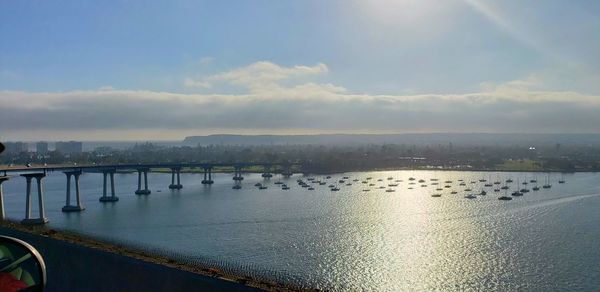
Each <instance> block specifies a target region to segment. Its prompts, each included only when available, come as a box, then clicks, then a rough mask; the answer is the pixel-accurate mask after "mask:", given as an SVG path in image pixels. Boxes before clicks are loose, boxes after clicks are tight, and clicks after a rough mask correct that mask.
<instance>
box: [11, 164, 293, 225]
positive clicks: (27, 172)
mask: <svg viewBox="0 0 600 292" xmlns="http://www.w3.org/2000/svg"><path fill="white" fill-rule="evenodd" d="M256 166H259V167H262V169H263V171H264V173H263V174H262V176H263V177H270V176H271V173H270V171H271V169H273V168H275V167H279V169H280V170H281V174H282V175H283V176H286V177H289V176H291V175H292V174H293V173H292V168H293V167H295V166H301V165H300V164H298V163H289V162H285V163H262V162H259V163H251V162H244V163H152V164H139V163H138V164H110V165H96V164H85V165H77V164H69V165H67V164H61V165H36V166H29V165H28V166H16V167H15V166H9V167H1V168H0V174H1V175H0V220H4V219H5V212H4V194H3V192H2V184H3V183H4V182H6V181H8V180H9V179H11V178H12V177H15V176H14V175H10V174H11V173H18V174H19V176H20V177H23V178H24V179H25V181H26V190H25V218H24V219H23V220H22V221H21V223H22V224H25V225H37V224H46V223H48V218H46V213H45V206H44V192H43V189H44V188H43V179H44V177H46V175H47V174H48V173H49V172H55V171H61V172H63V173H64V174H65V178H66V192H65V206H64V207H63V208H62V211H63V212H81V211H83V210H85V207H84V206H83V205H82V204H81V192H80V189H79V177H80V176H81V175H82V174H83V173H85V172H89V173H102V178H103V180H102V183H103V184H102V186H103V187H102V196H101V197H100V198H99V199H98V200H99V201H100V202H101V203H115V202H118V201H119V197H117V196H116V194H115V177H114V174H115V173H116V172H118V171H125V172H132V171H137V174H138V184H137V189H136V190H135V192H134V194H136V195H149V194H151V190H150V189H149V188H148V172H150V171H151V170H152V169H170V170H171V184H170V185H169V189H172V190H179V189H182V188H183V185H182V184H181V177H180V174H181V171H182V169H201V170H202V171H203V174H204V176H203V180H202V184H205V185H211V184H213V183H214V181H213V180H212V176H213V170H214V169H215V168H230V169H233V173H234V176H233V180H234V181H236V182H239V181H241V180H243V179H244V177H243V176H242V173H243V170H244V169H245V168H249V167H256ZM34 182H35V186H36V191H37V203H38V215H32V212H31V210H32V208H31V204H32V200H33V199H34V198H33V196H32V186H33V184H34ZM142 182H143V183H142ZM72 185H73V188H74V195H75V197H74V198H73V200H71V199H72V197H71V186H72ZM109 185H110V187H109Z"/></svg>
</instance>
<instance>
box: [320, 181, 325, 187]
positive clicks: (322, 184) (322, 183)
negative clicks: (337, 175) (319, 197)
mask: <svg viewBox="0 0 600 292" xmlns="http://www.w3.org/2000/svg"><path fill="white" fill-rule="evenodd" d="M326 184H327V183H326V182H324V181H322V182H319V185H321V186H324V185H326Z"/></svg>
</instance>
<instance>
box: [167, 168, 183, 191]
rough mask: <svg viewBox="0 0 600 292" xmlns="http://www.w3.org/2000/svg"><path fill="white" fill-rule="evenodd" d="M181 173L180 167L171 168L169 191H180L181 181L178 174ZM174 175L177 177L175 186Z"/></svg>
mask: <svg viewBox="0 0 600 292" xmlns="http://www.w3.org/2000/svg"><path fill="white" fill-rule="evenodd" d="M180 173H181V167H173V168H171V184H170V185H169V189H172V190H179V189H182V188H183V186H182V185H181V180H180V176H179V174H180ZM175 175H177V184H175Z"/></svg>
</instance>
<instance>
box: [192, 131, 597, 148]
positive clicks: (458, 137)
mask: <svg viewBox="0 0 600 292" xmlns="http://www.w3.org/2000/svg"><path fill="white" fill-rule="evenodd" d="M386 143H387V144H408V145H413V144H414V145H437V144H448V143H452V144H454V145H482V146H485V145H498V146H509V145H520V146H524V145H531V146H536V145H537V146H541V145H554V144H557V143H560V144H563V145H600V134H487V133H486V134H481V133H471V134H463V133H461V134H455V133H432V134H382V135H379V134H373V135H371V134H323V135H228V134H218V135H208V136H189V137H186V138H185V139H184V140H183V144H185V145H192V146H195V145H215V144H222V145H285V144H290V145H309V144H312V145H359V144H386Z"/></svg>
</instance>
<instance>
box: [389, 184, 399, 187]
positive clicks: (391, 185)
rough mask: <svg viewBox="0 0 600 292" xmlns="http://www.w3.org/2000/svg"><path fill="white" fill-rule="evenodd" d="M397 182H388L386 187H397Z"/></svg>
mask: <svg viewBox="0 0 600 292" xmlns="http://www.w3.org/2000/svg"><path fill="white" fill-rule="evenodd" d="M397 186H398V184H388V187H397Z"/></svg>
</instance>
